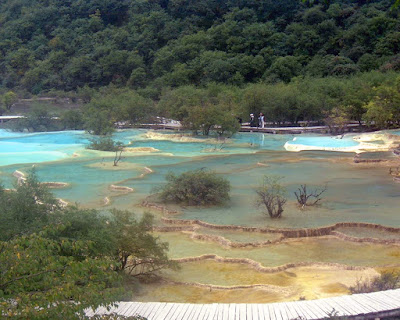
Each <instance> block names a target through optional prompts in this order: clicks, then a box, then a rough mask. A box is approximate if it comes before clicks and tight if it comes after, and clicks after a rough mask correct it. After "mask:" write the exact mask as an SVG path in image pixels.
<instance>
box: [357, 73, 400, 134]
mask: <svg viewBox="0 0 400 320" xmlns="http://www.w3.org/2000/svg"><path fill="white" fill-rule="evenodd" d="M397 82H398V83H399V82H400V81H399V80H397ZM399 88H400V86H399V85H398V84H397V85H394V86H380V87H378V88H377V89H376V90H375V96H374V97H373V98H372V100H371V101H370V102H369V103H368V104H367V105H366V110H367V111H366V113H365V115H364V119H365V120H366V121H367V122H368V123H369V124H374V125H375V126H376V127H378V128H388V127H390V126H393V125H394V124H397V125H398V124H399V121H400V90H399Z"/></svg>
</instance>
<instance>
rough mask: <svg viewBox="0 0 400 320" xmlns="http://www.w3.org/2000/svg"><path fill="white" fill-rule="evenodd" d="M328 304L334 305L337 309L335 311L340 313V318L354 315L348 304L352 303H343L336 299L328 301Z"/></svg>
mask: <svg viewBox="0 0 400 320" xmlns="http://www.w3.org/2000/svg"><path fill="white" fill-rule="evenodd" d="M327 300H328V303H329V304H330V305H332V306H333V307H334V309H335V311H336V312H337V313H338V315H340V316H350V315H352V314H354V312H353V311H352V307H350V306H348V304H351V303H344V302H343V301H338V300H337V299H335V298H331V299H327Z"/></svg>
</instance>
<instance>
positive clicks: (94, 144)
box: [87, 137, 123, 152]
mask: <svg viewBox="0 0 400 320" xmlns="http://www.w3.org/2000/svg"><path fill="white" fill-rule="evenodd" d="M87 148H88V149H92V150H99V151H113V152H117V151H121V150H122V149H123V146H122V142H120V141H114V140H113V139H112V138H110V137H100V138H93V139H90V144H89V145H88V146H87Z"/></svg>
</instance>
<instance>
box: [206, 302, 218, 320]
mask: <svg viewBox="0 0 400 320" xmlns="http://www.w3.org/2000/svg"><path fill="white" fill-rule="evenodd" d="M217 312H218V305H217V304H216V303H213V304H212V305H211V307H210V308H207V309H206V316H207V317H204V318H203V320H215V319H216V318H217Z"/></svg>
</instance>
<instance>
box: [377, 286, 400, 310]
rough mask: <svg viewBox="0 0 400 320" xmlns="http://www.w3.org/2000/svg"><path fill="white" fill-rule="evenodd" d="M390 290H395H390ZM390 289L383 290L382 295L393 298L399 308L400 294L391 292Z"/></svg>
mask: <svg viewBox="0 0 400 320" xmlns="http://www.w3.org/2000/svg"><path fill="white" fill-rule="evenodd" d="M389 291H393V290H389ZM389 291H382V292H381V293H382V296H384V297H385V298H389V299H391V301H393V303H395V304H397V306H398V308H400V294H399V295H398V296H396V294H394V293H393V292H389Z"/></svg>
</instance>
